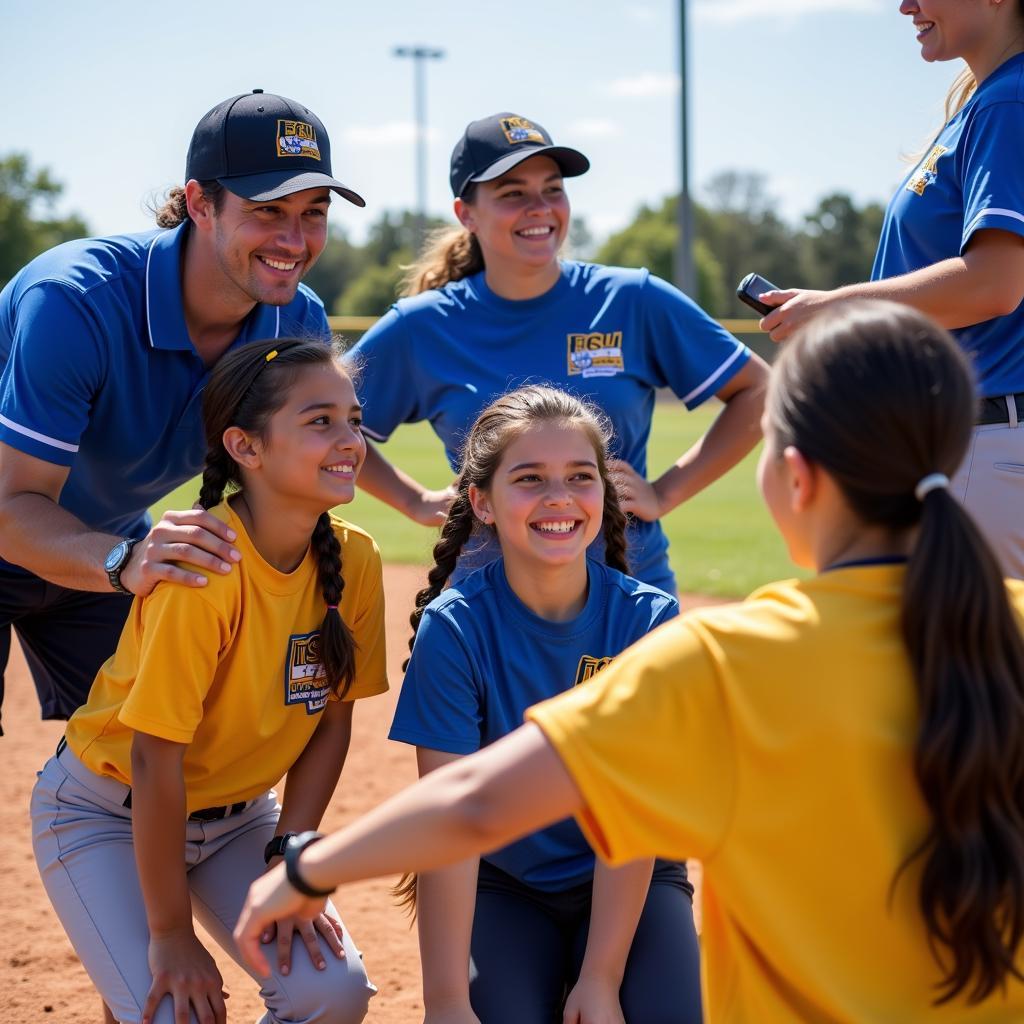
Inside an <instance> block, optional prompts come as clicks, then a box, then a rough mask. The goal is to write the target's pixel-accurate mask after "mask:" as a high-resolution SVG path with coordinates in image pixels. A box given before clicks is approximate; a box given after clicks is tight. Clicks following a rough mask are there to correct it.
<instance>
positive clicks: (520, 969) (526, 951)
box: [469, 860, 702, 1024]
mask: <svg viewBox="0 0 1024 1024" xmlns="http://www.w3.org/2000/svg"><path fill="white" fill-rule="evenodd" d="M591 890H592V885H591V883H590V882H586V883H584V884H583V885H577V886H575V887H574V888H572V889H568V890H566V891H564V892H542V891H541V890H539V889H534V888H532V887H531V886H528V885H524V884H523V883H522V882H520V881H519V880H518V879H516V878H513V877H512V876H511V875H509V874H506V873H505V872H504V871H501V870H499V869H498V868H496V867H494V865H493V864H489V863H488V862H487V861H486V860H481V861H480V874H479V880H478V882H477V897H476V913H475V916H474V918H473V938H472V946H471V950H470V952H471V956H472V963H471V965H470V983H469V997H470V1002H471V1003H472V1006H473V1011H474V1012H475V1013H476V1015H477V1016H478V1017H479V1018H480V1022H481V1024H525V1022H527V1021H529V1022H530V1024H561V1020H562V1007H563V1005H564V1003H565V999H566V997H567V996H568V994H569V990H570V989H571V988H572V986H573V985H574V984H575V983H576V979H577V977H578V976H579V971H580V966H581V964H582V963H583V954H584V951H585V950H586V945H587V928H588V926H589V924H590V896H591ZM619 1004H620V1006H621V1007H622V1013H623V1016H624V1017H625V1018H626V1024H700V1022H701V1019H702V1017H701V999H700V954H699V948H698V944H697V934H696V931H695V930H694V926H693V889H692V887H691V886H690V883H689V882H688V881H687V879H686V871H685V869H684V868H683V867H682V865H680V864H673V863H669V862H667V861H658V862H657V863H656V864H655V866H654V876H653V878H652V879H651V887H650V891H649V892H648V894H647V902H646V903H645V904H644V909H643V913H642V914H641V916H640V922H639V924H638V925H637V929H636V935H635V936H634V938H633V945H632V948H631V949H630V952H629V958H628V960H627V961H626V973H625V976H624V978H623V982H622V988H621V989H620V990H619Z"/></svg>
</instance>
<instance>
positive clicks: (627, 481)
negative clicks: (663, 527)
mask: <svg viewBox="0 0 1024 1024" xmlns="http://www.w3.org/2000/svg"><path fill="white" fill-rule="evenodd" d="M608 472H609V474H610V475H611V478H612V482H613V483H614V484H615V490H616V491H617V492H618V495H619V505H621V506H622V511H623V512H629V513H630V514H631V515H634V516H636V518H637V519H643V520H646V521H647V522H649V523H652V522H654V520H656V519H660V518H661V517H662V515H664V512H665V510H664V509H663V508H662V505H661V498H660V497H659V495H658V492H657V490H656V489H655V487H654V485H653V484H652V483H651V482H650V481H649V480H645V479H644V478H643V477H642V476H641V475H640V474H639V473H638V472H637V471H636V470H635V469H634V468H633V467H632V466H631V465H630V464H629V463H628V462H624V461H623V460H622V459H609V460H608Z"/></svg>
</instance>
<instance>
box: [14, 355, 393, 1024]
mask: <svg viewBox="0 0 1024 1024" xmlns="http://www.w3.org/2000/svg"><path fill="white" fill-rule="evenodd" d="M203 412H204V422H205V428H206V437H207V445H208V450H207V456H206V467H205V470H204V472H203V483H202V490H201V492H200V499H199V500H200V503H201V504H202V506H203V507H204V508H207V509H210V510H211V511H212V512H213V514H214V515H215V516H216V517H217V518H219V519H221V520H222V521H223V522H224V523H226V524H227V525H228V526H229V527H230V529H231V530H233V531H234V533H235V534H236V544H237V546H238V548H239V550H240V551H241V552H242V555H243V557H242V559H241V561H240V562H239V564H238V565H237V566H236V567H235V570H234V571H233V572H231V573H230V574H228V575H225V576H220V575H217V574H210V576H209V582H208V584H207V586H206V587H204V588H201V589H192V588H186V587H180V586H174V585H171V584H161V585H158V586H157V587H156V589H155V590H154V591H153V593H152V594H151V595H149V596H148V597H145V598H139V599H136V601H135V603H134V605H133V607H132V612H131V616H130V618H129V620H128V623H127V625H126V626H125V630H124V633H123V634H122V636H121V641H120V643H119V645H118V648H117V651H116V653H115V654H114V655H113V657H112V658H111V659H110V660H109V661H108V662H107V663H106V664H105V665H104V666H103V668H102V669H101V671H100V673H99V675H98V676H97V678H96V681H95V683H94V684H93V687H92V690H91V691H90V694H89V699H88V701H87V702H86V703H85V705H83V707H82V708H80V709H79V710H78V711H77V712H76V713H75V715H74V716H73V717H72V718H71V720H70V721H69V723H68V728H67V733H66V736H65V738H64V739H63V740H62V741H61V743H60V746H59V748H58V753H57V755H56V756H55V757H54V758H52V759H51V760H50V761H49V762H48V763H47V764H46V766H45V767H44V769H43V771H42V773H41V774H40V778H39V782H38V783H37V784H36V787H35V790H34V792H33V797H32V817H33V835H34V846H35V853H36V860H37V863H38V865H39V869H40V872H41V874H42V877H43V882H44V884H45V886H46V890H47V893H48V894H49V896H50V899H51V901H52V902H53V905H54V907H55V908H56V910H57V913H58V916H59V917H60V919H61V923H62V924H63V925H64V927H65V930H66V931H67V933H68V936H69V938H70V939H71V942H72V945H73V946H74V947H75V950H76V952H77V953H78V955H79V957H80V958H81V960H82V963H83V964H84V965H85V968H86V970H87V971H88V973H89V975H90V977H91V978H92V980H93V982H94V984H95V985H96V987H97V988H98V989H99V991H100V993H101V995H102V996H103V999H104V1001H105V1002H106V1004H107V1005H108V1006H109V1007H110V1008H111V1010H112V1011H113V1014H114V1017H115V1019H117V1020H119V1021H122V1022H124V1024H127V1022H138V1021H140V1020H141V1021H143V1022H147V1024H148V1022H150V1021H152V1022H153V1024H158V1022H159V1024H164V1022H170V1021H171V1020H172V1019H173V1020H174V1021H176V1022H184V1021H186V1020H189V1021H198V1022H199V1024H208V1022H214V1021H215V1022H218V1024H222V1022H223V1021H224V1020H225V1019H226V1012H225V1003H224V999H225V996H224V995H223V994H222V981H221V976H220V973H219V971H218V970H217V967H216V964H215V963H214V961H213V958H212V957H211V956H210V954H209V953H208V952H207V950H206V949H205V948H204V947H203V945H202V944H201V943H200V941H199V939H198V938H197V937H196V934H195V931H194V928H193V923H192V919H193V915H195V917H196V918H197V919H198V920H199V921H201V922H202V924H203V926H204V927H205V928H206V929H207V931H208V932H209V933H210V934H211V935H212V936H213V937H214V938H215V939H216V940H217V941H218V943H220V944H221V945H222V946H223V947H224V948H225V950H226V951H227V952H228V953H230V954H231V955H232V956H237V953H236V950H235V948H234V945H233V943H232V941H231V934H230V933H231V928H232V927H233V925H234V922H235V919H236V918H237V916H238V912H239V909H240V908H241V906H242V900H243V898H244V896H245V890H246V887H247V886H248V884H249V882H251V881H252V879H253V878H255V877H256V876H257V875H258V874H259V873H260V872H262V871H264V870H266V864H274V863H276V862H277V861H278V860H279V859H280V857H281V855H282V853H283V852H284V851H285V847H286V846H287V841H289V840H286V837H295V836H296V834H297V833H301V832H304V831H306V830H309V829H313V828H315V827H316V826H317V825H318V824H319V822H320V819H321V817H322V815H323V813H324V809H325V808H326V806H327V802H328V800H329V799H330V797H331V794H332V793H333V792H334V789H335V786H336V784H337V781H338V777H339V774H340V772H341V769H342V766H343V764H344V762H345V757H346V753H347V751H348V744H349V737H350V734H351V726H352V710H353V705H354V701H355V700H356V699H359V698H362V697H368V696H371V695H373V694H376V693H380V692H382V691H384V690H386V689H387V680H386V677H385V671H384V631H383V630H384V625H383V615H384V612H383V588H382V583H381V567H380V557H379V555H378V553H377V549H376V546H375V545H374V543H373V541H372V540H371V539H370V537H368V536H367V535H366V534H365V533H363V532H362V531H361V530H359V529H358V528H357V527H354V526H351V525H349V524H347V523H344V522H342V521H340V520H334V519H332V518H331V517H330V515H329V514H328V511H327V510H328V509H330V508H333V507H334V506H335V505H338V504H343V503H346V502H349V501H351V500H352V497H353V493H354V490H355V479H356V474H357V472H358V470H359V468H360V466H361V465H362V462H363V458H364V454H365V442H364V441H363V439H362V434H361V433H360V429H359V424H360V419H361V411H360V407H359V404H358V402H357V401H356V396H355V391H354V389H353V385H352V380H351V378H350V377H349V375H348V373H347V372H346V370H345V369H344V367H343V366H342V364H341V363H340V362H339V361H338V359H337V357H336V356H335V355H334V354H333V353H332V351H331V350H330V349H329V348H328V347H326V346H324V345H323V344H321V343H319V342H305V341H289V340H277V341H273V342H254V343H252V344H249V345H245V346H242V347H240V348H239V349H237V350H236V351H235V352H233V353H231V354H229V355H228V356H226V357H224V359H222V360H221V361H220V362H219V363H218V364H217V367H216V369H215V371H214V373H213V375H212V376H211V379H210V383H209V384H208V386H207V388H206V392H205V395H204V407H203ZM229 487H230V488H231V491H230V494H229V496H228V498H227V499H225V497H224V495H225V489H226V488H229ZM285 772H287V773H288V784H287V789H286V792H285V799H284V803H283V807H280V806H279V805H278V803H277V800H276V797H275V795H274V793H273V792H272V791H271V789H270V787H271V786H273V785H275V784H276V783H277V782H278V781H279V780H280V778H281V777H282V776H283V775H284V773H285ZM271 937H276V957H275V969H274V973H273V977H272V978H271V979H270V980H268V981H266V982H265V983H264V985H263V989H262V990H261V994H262V996H263V999H264V1002H265V1004H266V1007H267V1013H266V1016H265V1017H264V1018H263V1021H264V1022H265V1024H285V1022H296V1024H297V1022H299V1021H302V1022H312V1021H319V1022H338V1024H355V1022H357V1021H360V1020H362V1019H363V1017H364V1015H365V1013H366V1008H367V1002H368V1000H369V997H370V996H371V995H372V994H373V992H374V991H375V989H374V987H373V986H372V985H371V984H370V982H369V981H368V979H367V977H366V973H365V971H364V969H363V966H362V962H361V958H360V954H359V951H358V950H357V949H356V947H355V946H354V945H353V943H352V940H351V938H350V937H349V935H348V933H347V931H345V929H344V928H343V926H342V924H341V922H340V920H339V919H338V917H337V913H336V911H335V910H334V909H333V908H332V907H331V906H330V905H326V906H322V907H321V912H320V913H318V914H317V915H316V916H315V918H314V920H313V921H312V922H299V923H297V922H295V921H293V920H292V919H291V918H289V917H284V918H281V919H280V920H278V921H275V922H273V924H271V925H270V926H269V927H268V929H267V932H266V938H267V940H268V941H269V940H270V939H271Z"/></svg>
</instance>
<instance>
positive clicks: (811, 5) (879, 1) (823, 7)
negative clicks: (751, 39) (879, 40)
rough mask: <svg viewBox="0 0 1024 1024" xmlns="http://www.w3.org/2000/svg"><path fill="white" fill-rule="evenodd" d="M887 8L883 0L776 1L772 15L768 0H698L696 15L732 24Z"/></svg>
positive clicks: (705, 20) (871, 12)
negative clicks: (767, 4) (766, 3)
mask: <svg viewBox="0 0 1024 1024" xmlns="http://www.w3.org/2000/svg"><path fill="white" fill-rule="evenodd" d="M883 9H884V4H883V0H828V3H822V0H772V4H771V10H770V12H769V11H767V10H766V9H765V3H764V0H696V4H695V7H694V16H695V17H696V18H697V19H698V20H699V21H704V22H717V23H719V24H732V23H733V22H737V21H745V20H748V19H749V20H750V21H751V22H754V23H758V22H761V23H763V22H764V19H765V18H766V17H767V18H772V19H780V18H799V17H801V16H803V15H806V14H841V13H853V14H876V13H877V12H879V11H881V10H883Z"/></svg>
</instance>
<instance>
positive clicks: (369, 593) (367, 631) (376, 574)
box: [342, 541, 388, 700]
mask: <svg viewBox="0 0 1024 1024" xmlns="http://www.w3.org/2000/svg"><path fill="white" fill-rule="evenodd" d="M342 574H343V575H344V576H345V588H346V590H347V589H348V587H350V586H354V587H357V588H358V593H359V597H360V601H359V610H358V611H357V612H356V615H355V618H354V619H353V620H352V621H351V622H350V623H348V627H349V629H351V630H352V638H353V639H354V640H355V642H356V670H355V675H354V676H353V677H352V685H351V686H350V687H349V688H348V692H347V693H346V694H345V696H344V698H343V699H344V700H359V699H360V698H362V697H373V696H375V695H376V694H378V693H385V692H386V691H387V689H388V672H387V643H386V641H385V635H384V618H385V615H384V578H383V570H382V568H381V562H380V551H379V549H378V548H377V545H376V544H374V543H373V542H372V541H369V552H368V554H367V556H366V558H365V559H364V560H363V562H362V565H361V566H360V571H359V575H358V578H350V577H349V575H348V572H347V571H346V570H345V567H344V566H342Z"/></svg>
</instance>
